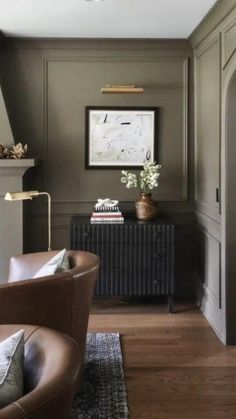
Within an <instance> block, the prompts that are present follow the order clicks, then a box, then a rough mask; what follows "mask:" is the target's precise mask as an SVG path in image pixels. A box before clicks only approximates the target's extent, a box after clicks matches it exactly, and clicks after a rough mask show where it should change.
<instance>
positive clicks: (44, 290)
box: [0, 250, 99, 385]
mask: <svg viewBox="0 0 236 419" xmlns="http://www.w3.org/2000/svg"><path fill="white" fill-rule="evenodd" d="M57 252H58V251H49V252H41V253H31V254H25V255H21V256H16V257H12V258H11V261H10V270H9V277H8V283H4V284H1V285H0V324H12V323H23V324H36V325H39V326H44V327H48V328H51V329H55V330H58V331H60V332H63V333H66V334H68V335H69V336H71V337H72V338H74V339H75V341H76V342H77V343H78V346H79V350H80V356H81V362H82V364H83V363H84V353H85V345H86V334H87V327H88V318H89V310H90V305H91V301H92V296H93V293H94V286H95V282H96V278H97V274H98V269H99V258H98V256H96V255H94V254H92V253H89V252H83V251H72V250H70V251H68V255H69V261H70V268H71V269H70V270H69V271H66V272H62V273H57V274H55V275H50V276H46V277H42V278H35V279H26V278H32V277H33V275H34V274H35V273H36V272H37V271H38V270H39V269H40V268H41V267H42V265H44V264H45V263H46V262H47V261H48V260H50V259H51V258H52V257H53V256H54V255H55V254H56V253H57ZM81 374H82V368H81V370H80V374H79V379H78V385H79V382H80V379H81Z"/></svg>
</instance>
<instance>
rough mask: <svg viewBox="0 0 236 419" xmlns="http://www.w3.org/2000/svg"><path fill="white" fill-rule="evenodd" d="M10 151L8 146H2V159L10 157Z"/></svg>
mask: <svg viewBox="0 0 236 419" xmlns="http://www.w3.org/2000/svg"><path fill="white" fill-rule="evenodd" d="M9 153H10V150H9V149H8V147H7V145H6V144H0V159H7V158H8V157H9Z"/></svg>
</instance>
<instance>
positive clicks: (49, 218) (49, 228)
mask: <svg viewBox="0 0 236 419" xmlns="http://www.w3.org/2000/svg"><path fill="white" fill-rule="evenodd" d="M37 195H46V196H47V198H48V251H49V250H51V206H52V205H51V195H50V194H49V193H48V192H38V194H37Z"/></svg>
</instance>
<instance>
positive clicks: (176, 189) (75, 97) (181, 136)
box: [3, 39, 194, 285]
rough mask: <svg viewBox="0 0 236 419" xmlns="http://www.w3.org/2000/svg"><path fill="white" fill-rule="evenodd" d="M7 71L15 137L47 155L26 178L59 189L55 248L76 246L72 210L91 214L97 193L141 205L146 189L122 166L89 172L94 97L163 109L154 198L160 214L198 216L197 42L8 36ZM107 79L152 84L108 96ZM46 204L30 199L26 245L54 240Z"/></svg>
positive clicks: (185, 270) (28, 183) (185, 269)
mask: <svg viewBox="0 0 236 419" xmlns="http://www.w3.org/2000/svg"><path fill="white" fill-rule="evenodd" d="M3 73H4V81H3V91H4V96H5V100H6V104H7V108H8V111H9V116H10V120H11V122H12V128H13V133H14V138H15V141H17V142H18V141H21V142H23V143H27V144H28V145H29V152H30V155H31V156H33V157H40V158H41V159H42V162H41V165H40V166H39V167H38V168H37V169H33V170H31V171H30V174H28V175H26V176H25V185H24V186H25V189H26V188H39V189H40V190H46V191H48V192H50V193H51V195H52V202H53V204H52V241H53V248H62V247H64V246H66V247H69V223H70V219H71V217H72V215H74V214H78V213H79V214H85V213H88V214H89V213H91V211H92V208H93V205H94V203H95V201H96V200H97V198H99V197H110V198H113V199H119V200H120V201H121V207H122V210H123V211H124V212H125V211H127V210H128V211H133V209H134V200H135V199H136V198H137V196H138V191H137V190H127V189H125V187H124V185H122V184H121V183H120V170H85V163H84V153H85V106H87V105H90V106H92V105H95V106H157V107H159V109H160V113H159V122H158V127H157V128H158V140H157V148H158V160H159V162H160V163H161V164H162V169H161V177H160V187H159V188H158V189H157V190H156V191H155V192H154V198H155V199H156V200H157V201H158V206H159V213H162V214H163V213H164V214H165V215H166V214H171V215H172V216H174V217H175V218H176V219H177V218H178V220H180V221H177V222H178V223H180V224H181V225H183V224H184V225H185V224H186V222H187V224H188V222H190V223H191V222H192V218H193V209H194V207H193V199H194V194H193V124H192V120H193V118H192V116H193V97H192V94H191V92H192V89H193V85H192V83H193V74H192V48H191V46H190V44H189V42H188V41H181V40H175V41H151V40H150V41H148V40H145V41H144V40H136V41H131V40H122V41H118V40H117V41H116V40H96V41H94V40H24V39H22V40H19V39H18V40H16V39H13V40H11V41H10V40H8V41H6V45H5V50H4V60H3ZM106 83H113V84H133V83H134V84H137V85H138V86H142V87H144V89H145V91H144V94H136V95H134V94H126V95H124V94H123V95H121V94H110V95H102V94H101V93H100V88H101V87H102V86H104V85H105V84H106ZM42 202H43V199H42V200H37V201H35V200H34V202H30V203H29V204H27V205H26V206H25V215H26V217H25V228H26V230H25V250H26V251H35V250H42V249H45V248H46V234H45V233H46V225H44V224H45V223H46V217H45V215H44V214H45V211H46V206H45V205H43V204H42ZM178 214H179V216H178ZM181 214H182V215H181ZM183 214H188V215H183ZM179 234H180V235H179V237H180V238H181V237H182V240H181V241H182V242H183V243H184V244H183V246H186V252H190V247H191V246H190V247H189V240H190V242H191V241H192V240H191V238H190V237H191V233H189V230H188V231H187V230H185V227H183V228H182V230H181V229H180V233H179ZM186 237H187V239H186ZM182 250H183V248H182ZM188 260H189V263H188V264H185V265H184V266H183V264H181V263H180V271H181V274H180V276H181V277H182V282H184V281H188V285H189V271H193V264H192V263H191V256H190V257H189V259H188ZM181 269H182V270H181ZM190 282H191V281H190Z"/></svg>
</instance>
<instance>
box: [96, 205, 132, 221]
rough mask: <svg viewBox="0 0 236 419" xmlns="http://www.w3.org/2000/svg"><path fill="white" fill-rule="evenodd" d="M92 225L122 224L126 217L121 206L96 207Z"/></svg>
mask: <svg viewBox="0 0 236 419" xmlns="http://www.w3.org/2000/svg"><path fill="white" fill-rule="evenodd" d="M90 222H91V224H122V223H123V222H124V217H123V215H122V212H121V211H120V208H119V206H110V207H109V206H100V207H99V208H96V207H94V210H93V213H92V215H91V218H90Z"/></svg>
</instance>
